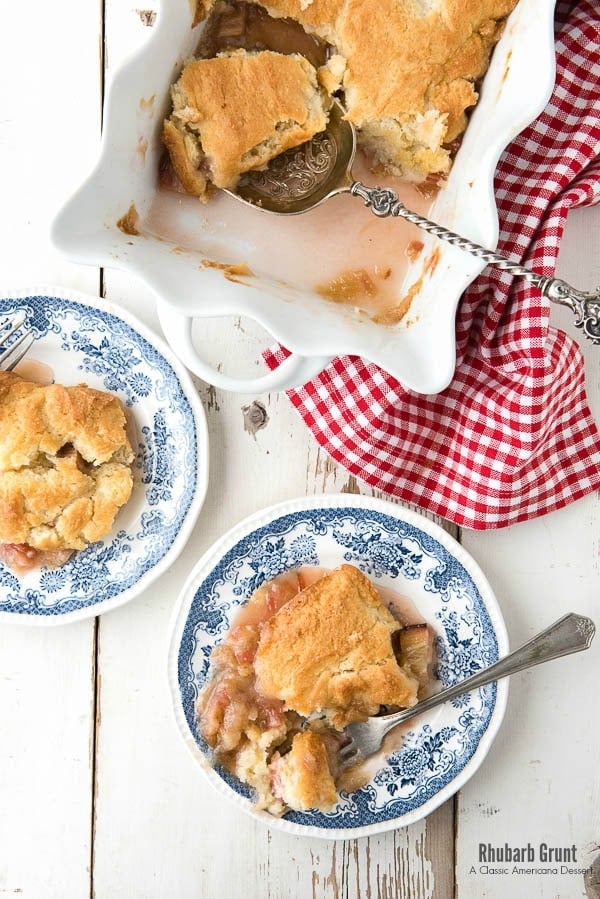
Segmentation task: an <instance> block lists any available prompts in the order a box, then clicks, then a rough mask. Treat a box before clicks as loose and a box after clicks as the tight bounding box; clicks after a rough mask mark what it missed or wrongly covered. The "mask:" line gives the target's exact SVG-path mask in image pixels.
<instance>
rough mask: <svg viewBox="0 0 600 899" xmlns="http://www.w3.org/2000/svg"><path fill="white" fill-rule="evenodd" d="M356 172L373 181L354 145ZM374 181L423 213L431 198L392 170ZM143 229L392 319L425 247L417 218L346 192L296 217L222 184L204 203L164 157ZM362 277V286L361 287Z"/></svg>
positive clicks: (258, 274)
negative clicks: (384, 214) (243, 199)
mask: <svg viewBox="0 0 600 899" xmlns="http://www.w3.org/2000/svg"><path fill="white" fill-rule="evenodd" d="M354 175H355V177H356V178H357V179H359V180H361V179H362V180H364V181H367V179H369V180H370V181H371V182H373V177H374V176H373V175H372V173H370V172H369V169H368V163H367V161H366V159H365V158H364V156H363V154H362V153H360V152H359V153H358V154H357V157H356V163H355V165H354ZM376 180H377V183H378V184H380V185H381V186H383V187H392V188H393V189H394V190H395V191H396V192H397V193H398V196H399V198H400V199H401V201H402V202H403V203H404V204H405V205H406V206H407V207H408V208H409V209H412V210H414V211H415V212H419V213H421V214H422V215H427V213H428V211H429V209H430V207H431V205H432V203H433V199H432V197H431V195H430V194H429V193H428V192H427V191H423V190H422V189H421V188H420V187H419V186H418V185H415V184H411V183H408V182H403V181H401V180H400V179H399V178H396V177H395V176H393V175H388V174H385V175H378V176H377V179H376ZM143 231H145V232H147V233H149V234H151V235H154V236H156V237H159V238H162V239H163V240H168V241H170V242H171V243H173V245H174V246H177V247H180V248H181V247H184V248H185V249H186V250H188V251H189V252H191V253H194V254H198V255H199V257H200V259H204V258H205V257H207V256H209V255H210V256H211V257H212V258H213V259H214V260H215V261H216V262H218V263H221V264H224V265H236V264H240V263H245V264H246V265H247V266H248V267H249V268H250V269H251V271H252V272H253V273H254V275H255V276H256V278H255V280H256V281H257V283H258V285H260V279H261V277H262V278H264V279H266V280H269V281H275V282H284V283H285V284H290V285H294V288H296V289H300V290H306V291H308V292H310V293H311V294H315V293H317V294H319V295H320V296H321V297H323V298H324V299H325V300H329V301H332V302H336V303H342V304H343V305H347V306H348V307H350V308H352V309H356V310H359V311H362V312H363V313H364V314H366V315H367V316H369V317H373V318H377V316H381V317H384V316H385V317H387V320H389V323H392V324H393V323H395V322H396V321H399V320H400V319H401V318H402V315H403V314H404V311H405V308H404V306H403V297H404V295H405V293H406V291H405V289H404V282H405V279H406V274H407V271H408V267H409V264H410V263H411V262H413V261H414V260H415V258H417V257H418V255H419V253H420V251H421V249H422V247H423V244H422V240H421V237H422V234H421V232H420V230H419V229H418V228H417V226H416V225H412V224H410V223H409V222H407V221H405V220H403V219H391V218H388V219H378V218H376V217H375V216H374V215H373V214H372V212H370V211H369V210H368V209H366V208H365V207H364V206H363V205H362V204H361V203H360V202H359V201H358V200H357V199H356V198H353V197H349V196H341V197H336V198H335V199H332V200H329V201H328V202H327V203H324V204H323V205H321V206H318V207H317V208H315V209H312V210H310V211H309V212H306V213H303V214H302V215H300V216H277V215H270V214H268V213H264V212H261V211H260V210H259V209H252V208H251V207H249V206H246V205H244V204H242V203H239V202H238V201H237V200H235V199H234V198H233V197H230V196H228V195H227V194H226V193H224V192H223V191H218V192H215V194H214V195H213V196H212V197H211V200H210V202H209V203H206V204H202V203H200V202H199V201H198V199H197V198H196V197H192V196H190V195H188V194H186V193H184V192H182V191H181V190H180V189H178V186H177V183H176V179H175V176H174V173H173V171H172V169H171V168H170V166H169V165H168V163H166V162H165V161H163V164H162V166H161V176H160V189H159V190H158V191H157V192H156V195H155V197H154V201H153V204H152V206H151V208H150V211H149V213H148V215H147V216H146V217H145V219H144V223H143ZM361 279H362V282H363V285H366V289H364V287H363V288H361ZM394 310H396V312H397V314H396V315H394Z"/></svg>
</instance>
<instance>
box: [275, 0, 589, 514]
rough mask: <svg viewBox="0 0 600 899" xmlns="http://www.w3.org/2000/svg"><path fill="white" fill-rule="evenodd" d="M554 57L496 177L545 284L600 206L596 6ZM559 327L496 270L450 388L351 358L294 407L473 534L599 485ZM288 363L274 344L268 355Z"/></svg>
mask: <svg viewBox="0 0 600 899" xmlns="http://www.w3.org/2000/svg"><path fill="white" fill-rule="evenodd" d="M556 53H557V78H556V86H555V90H554V93H553V95H552V98H551V100H550V102H549V104H548V106H547V107H546V109H545V110H544V112H543V113H542V114H541V115H540V117H539V118H538V119H537V121H535V122H534V123H533V124H532V125H531V126H530V127H529V128H527V130H526V131H524V132H523V133H521V134H520V135H519V136H518V137H517V138H516V140H514V141H513V143H512V144H511V145H510V146H509V147H508V148H507V150H506V151H505V153H504V155H503V156H502V158H501V160H500V162H499V165H498V169H497V176H496V197H497V204H498V210H499V215H500V222H501V231H500V239H499V244H498V250H499V252H501V253H503V254H504V255H506V256H509V257H510V258H511V259H515V260H520V261H522V262H523V263H524V264H525V265H527V266H528V267H529V268H532V269H534V270H536V271H539V272H541V273H543V274H545V275H552V274H553V272H554V268H555V264H556V258H557V255H558V248H559V242H560V238H561V235H562V232H563V229H564V225H565V221H566V217H567V212H568V210H569V209H572V208H574V207H577V206H586V205H593V204H594V203H598V202H600V2H599V0H581V2H578V3H573V2H572V0H571V2H559V3H558V6H557V9H556ZM575 286H577V285H575ZM548 319H549V304H548V302H547V301H546V300H545V299H543V298H542V297H541V296H540V294H539V291H538V290H537V289H536V288H533V287H531V286H530V285H529V284H527V283H526V282H524V281H523V280H521V279H513V278H512V277H511V276H510V275H508V274H506V273H503V272H501V271H499V270H498V269H494V268H488V269H486V270H485V271H484V272H483V274H482V275H481V276H480V277H479V278H477V279H476V281H475V282H474V283H473V284H472V285H471V286H470V288H469V289H468V290H467V291H466V293H465V294H464V296H463V298H462V300H461V303H460V306H459V309H458V313H457V320H456V337H457V366H456V372H455V376H454V380H453V381H452V383H451V384H450V386H449V387H448V388H447V389H446V390H444V391H443V392H442V393H440V394H437V395H433V396H422V395H419V394H415V393H412V392H411V391H409V390H406V389H404V388H403V387H402V385H401V384H399V383H398V381H396V380H395V379H394V378H392V377H391V376H390V375H388V374H387V373H386V372H384V371H381V370H380V369H379V368H378V367H377V366H375V365H372V364H368V363H366V362H364V361H363V360H361V359H360V358H358V357H344V358H339V359H336V360H334V361H333V362H332V363H331V365H329V366H328V368H327V369H325V371H324V372H322V373H321V374H320V375H319V376H318V377H317V378H315V379H314V380H313V381H311V382H310V383H308V384H306V385H305V386H304V387H302V388H300V389H295V390H290V391H289V392H288V396H289V397H290V399H291V401H292V403H293V404H294V406H295V407H296V409H297V410H298V411H299V413H300V415H301V416H302V418H303V419H304V421H305V422H306V424H307V425H308V427H309V428H310V429H311V431H312V432H313V434H314V435H315V437H316V439H317V440H318V442H319V443H320V445H321V446H322V447H323V448H324V449H325V450H326V452H327V453H328V454H329V455H330V456H332V457H333V459H335V460H336V462H339V463H340V464H341V465H343V466H344V467H345V468H346V469H347V470H348V471H349V472H351V473H352V474H353V475H355V476H356V477H357V478H359V479H360V480H361V481H364V482H366V483H367V484H369V485H370V486H371V487H374V488H377V489H378V490H383V491H384V492H386V493H388V494H392V495H393V496H395V497H398V498H400V499H402V500H406V501H408V502H411V503H414V504H416V505H418V506H420V507H421V508H423V509H427V510H429V511H430V512H433V513H435V514H437V515H440V516H442V517H443V518H446V519H450V520H451V521H453V522H455V523H456V524H458V525H461V526H465V527H469V528H477V529H484V528H494V527H496V528H497V527H503V526H505V525H508V524H513V523H515V522H518V521H522V520H525V519H528V518H532V517H534V516H536V515H542V514H545V513H547V512H550V511H552V510H554V509H558V508H560V507H562V506H564V505H566V504H567V503H570V502H572V501H573V500H576V499H579V498H580V497H582V496H583V495H584V494H586V493H588V492H590V491H592V490H596V489H598V488H600V436H599V433H598V430H597V428H596V425H595V423H594V421H593V419H592V417H591V414H590V410H589V408H588V405H587V401H586V396H585V389H584V367H583V359H582V355H581V352H580V350H579V347H578V345H577V344H575V343H574V342H573V341H572V340H571V339H570V338H569V337H568V336H567V335H566V334H564V333H563V332H561V331H558V330H556V329H553V328H549V324H548ZM597 352H598V361H599V362H600V347H599V348H598V350H597ZM285 356H286V351H285V350H284V349H282V348H276V349H273V350H271V351H269V352H268V353H267V354H266V360H267V363H268V364H269V365H270V366H271V367H275V366H276V365H278V364H279V363H280V362H281V361H282V359H283V358H285Z"/></svg>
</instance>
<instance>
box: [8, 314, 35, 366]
mask: <svg viewBox="0 0 600 899" xmlns="http://www.w3.org/2000/svg"><path fill="white" fill-rule="evenodd" d="M14 335H17V336H16V337H15V339H14V340H13V341H12V342H11V337H13V336H14ZM34 340H35V335H34V333H33V331H32V330H31V325H30V324H29V322H27V319H26V315H25V313H24V312H19V313H17V314H16V315H10V316H5V317H4V318H2V319H0V371H12V370H13V368H15V366H16V365H18V364H19V362H20V361H21V359H22V358H23V357H24V356H25V355H26V353H27V352H28V351H29V348H30V347H31V345H32V343H33V342H34Z"/></svg>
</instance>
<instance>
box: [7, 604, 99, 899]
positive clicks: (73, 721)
mask: <svg viewBox="0 0 600 899" xmlns="http://www.w3.org/2000/svg"><path fill="white" fill-rule="evenodd" d="M93 665H94V640H93V622H81V623H77V624H74V625H67V626H65V627H62V628H43V629H40V628H35V629H34V628H25V627H23V626H22V625H21V626H17V625H2V626H1V627H0V718H1V719H2V727H1V728H0V806H1V808H2V812H1V814H0V896H3V897H4V896H5V895H12V894H13V893H14V894H18V896H19V897H20V899H21V897H22V899H66V897H80V896H87V895H88V893H89V884H90V853H91V808H92V737H93V677H92V671H93Z"/></svg>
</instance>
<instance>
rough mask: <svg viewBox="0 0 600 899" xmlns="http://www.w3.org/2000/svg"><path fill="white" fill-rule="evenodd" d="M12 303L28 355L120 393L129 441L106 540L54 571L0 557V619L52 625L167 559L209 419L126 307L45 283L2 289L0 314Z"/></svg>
mask: <svg viewBox="0 0 600 899" xmlns="http://www.w3.org/2000/svg"><path fill="white" fill-rule="evenodd" d="M13 309H14V310H16V309H25V310H26V312H27V317H28V319H29V322H30V324H32V326H33V330H34V333H35V334H36V336H37V337H38V338H40V342H39V345H38V344H34V345H33V347H32V349H31V350H30V352H29V354H28V358H32V359H37V360H38V361H41V362H46V363H47V364H50V365H51V367H52V368H53V369H54V370H55V375H56V380H57V381H61V380H62V381H63V382H64V383H76V382H82V381H85V382H86V383H89V384H90V385H91V386H94V387H97V388H99V389H106V390H110V391H111V392H113V393H115V394H116V395H118V396H119V397H120V399H121V400H122V402H123V404H124V407H125V409H126V413H127V415H128V418H129V420H130V424H131V427H132V429H133V435H134V437H135V440H136V445H135V446H134V450H136V460H135V462H134V491H133V494H132V497H131V499H130V500H129V502H128V503H127V505H126V506H124V507H123V509H122V510H121V511H120V512H119V515H118V516H117V519H116V521H115V526H114V528H113V530H112V531H111V533H110V534H109V535H107V537H106V538H104V540H102V541H99V542H98V543H96V544H93V545H92V546H90V547H88V548H87V549H85V550H82V551H81V552H78V553H75V554H74V556H73V557H72V558H71V560H69V562H68V563H67V564H66V565H65V566H63V567H62V568H60V569H56V571H54V572H52V571H50V570H47V569H41V570H40V571H38V572H35V571H34V572H31V573H29V574H27V575H26V576H25V577H23V578H20V579H19V578H17V577H16V576H15V575H13V573H12V572H10V570H9V569H8V568H7V567H6V566H4V565H3V564H2V563H0V622H1V621H5V622H10V623H13V624H26V625H33V626H40V625H42V626H44V625H45V626H53V625H60V624H66V623H70V622H73V621H78V620H82V619H85V618H89V617H93V616H96V615H100V614H103V613H105V612H108V611H110V610H112V609H114V608H117V607H118V606H121V605H124V604H125V603H127V602H129V601H130V600H132V599H133V598H134V597H136V596H138V595H139V594H140V593H141V592H142V591H143V590H145V589H146V588H147V587H148V586H149V585H150V584H151V583H152V582H153V581H154V580H155V579H156V578H157V577H159V576H160V575H161V574H162V573H164V571H166V570H167V569H168V568H169V566H170V565H171V564H172V563H173V562H174V560H175V559H176V558H177V556H178V555H179V554H180V552H181V551H182V549H183V548H184V546H185V544H186V542H187V540H188V539H189V537H190V534H191V532H192V529H193V527H194V525H195V523H196V521H197V518H198V515H199V513H200V510H201V508H202V506H203V504H204V500H205V498H206V493H207V489H208V475H209V440H208V426H207V421H206V414H205V412H204V407H203V405H202V402H201V400H200V397H199V395H198V393H197V391H196V389H195V387H194V384H193V381H192V379H191V376H190V374H189V372H188V371H187V369H186V368H185V367H184V366H183V364H182V363H181V362H180V360H179V359H178V358H177V356H176V355H175V354H174V353H173V351H172V350H171V349H170V347H169V346H168V345H167V344H166V342H165V341H164V340H163V339H162V338H161V337H160V336H159V335H158V334H157V333H156V332H154V331H153V330H152V329H151V328H150V327H149V326H147V325H145V324H144V323H143V322H141V321H140V320H139V319H138V318H137V317H136V315H135V314H133V313H132V312H130V311H129V310H128V309H125V308H123V307H120V306H118V305H116V304H115V303H112V302H110V301H107V300H103V299H102V298H100V297H97V296H91V295H90V294H87V293H84V292H82V291H78V290H73V289H69V288H63V287H57V286H56V285H50V284H37V285H34V286H33V287H25V288H24V287H19V288H16V289H13V290H11V289H10V288H8V289H6V288H5V289H3V290H2V291H0V311H1V312H2V313H5V312H11V311H12V310H13ZM49 313H51V314H49ZM74 322H75V323H76V324H77V327H76V328H73V327H71V328H69V325H71V326H72V325H73V323H74ZM61 366H62V377H61Z"/></svg>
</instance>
